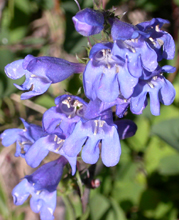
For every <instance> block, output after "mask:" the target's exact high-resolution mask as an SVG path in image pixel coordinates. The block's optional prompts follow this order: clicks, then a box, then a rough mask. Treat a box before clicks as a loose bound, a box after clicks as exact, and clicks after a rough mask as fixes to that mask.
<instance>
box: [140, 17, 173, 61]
mask: <svg viewBox="0 0 179 220" xmlns="http://www.w3.org/2000/svg"><path fill="white" fill-rule="evenodd" d="M169 23H170V22H169V21H167V20H164V19H162V18H153V19H152V20H151V21H145V22H142V23H139V24H137V25H136V27H137V28H138V29H139V30H140V31H142V32H145V33H147V34H148V35H149V37H147V38H145V41H146V42H147V43H148V44H149V45H150V47H151V48H152V49H154V50H155V51H156V53H157V55H158V61H160V60H162V59H163V58H164V59H167V60H169V59H173V58H174V56H175V42H174V40H173V38H172V36H171V35H170V34H169V33H167V32H166V31H163V30H161V27H162V26H163V25H164V24H169Z"/></svg>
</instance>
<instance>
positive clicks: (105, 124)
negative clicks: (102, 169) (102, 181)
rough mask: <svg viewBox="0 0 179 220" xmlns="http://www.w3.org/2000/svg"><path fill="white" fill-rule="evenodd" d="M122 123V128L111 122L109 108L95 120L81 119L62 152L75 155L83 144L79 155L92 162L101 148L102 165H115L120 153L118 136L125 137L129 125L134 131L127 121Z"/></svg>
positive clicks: (86, 161)
mask: <svg viewBox="0 0 179 220" xmlns="http://www.w3.org/2000/svg"><path fill="white" fill-rule="evenodd" d="M124 124H125V123H124ZM124 124H123V123H122V126H121V128H122V130H121V128H120V126H119V127H117V125H116V124H114V123H113V119H112V112H111V111H110V110H107V111H105V113H104V114H103V116H101V117H99V118H97V119H95V120H88V121H84V120H83V121H82V120H81V121H79V122H78V123H77V124H76V126H75V128H74V130H73V132H72V134H71V135H70V136H69V137H68V138H67V139H66V140H65V142H64V145H63V149H64V152H65V153H66V154H67V155H68V156H70V157H72V156H76V155H78V154H79V152H80V151H81V148H82V146H83V145H84V146H83V149H82V155H81V156H82V159H83V161H84V162H85V163H89V164H94V163H96V162H97V161H98V159H99V154H100V148H101V158H102V161H103V163H104V165H105V166H107V167H110V166H115V165H116V164H117V163H118V162H119V158H120V154H121V146H120V137H122V138H124V137H125V136H126V137H127V134H128V131H129V133H131V127H133V128H132V129H133V130H134V133H135V131H136V126H133V125H131V124H130V125H129V124H128V122H127V124H126V125H124ZM127 126H129V127H130V129H129V127H128V128H127ZM124 130H125V131H124ZM134 133H133V134H134ZM119 134H120V135H119ZM129 136H130V135H129Z"/></svg>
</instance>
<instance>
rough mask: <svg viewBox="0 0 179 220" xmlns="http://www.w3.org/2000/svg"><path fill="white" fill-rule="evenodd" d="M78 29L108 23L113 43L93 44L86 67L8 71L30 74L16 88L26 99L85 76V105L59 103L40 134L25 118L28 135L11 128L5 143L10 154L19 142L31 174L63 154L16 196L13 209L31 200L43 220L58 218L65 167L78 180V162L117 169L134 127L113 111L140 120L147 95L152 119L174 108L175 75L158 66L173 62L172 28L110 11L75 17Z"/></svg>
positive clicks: (50, 65)
mask: <svg viewBox="0 0 179 220" xmlns="http://www.w3.org/2000/svg"><path fill="white" fill-rule="evenodd" d="M73 22H74V25H75V28H76V30H77V32H79V33H80V34H82V35H83V36H87V37H89V36H91V35H95V34H98V33H100V32H101V31H104V33H107V32H106V30H105V28H106V26H107V25H106V24H108V26H110V31H111V32H110V36H108V39H109V37H111V40H110V41H102V42H100V43H97V44H95V45H93V46H92V48H91V50H90V54H89V61H88V62H87V64H86V65H85V64H81V63H71V62H69V61H66V60H63V59H60V58H54V57H37V58H35V57H33V56H32V55H27V56H26V57H25V58H24V59H22V60H18V61H14V62H12V63H10V64H8V65H7V66H6V67H5V73H6V75H7V76H8V77H9V78H11V79H17V78H20V77H22V76H23V75H25V77H26V80H25V82H24V83H23V84H22V85H21V86H19V85H16V84H15V86H16V87H17V88H18V89H20V90H29V91H28V92H25V93H23V94H22V96H21V98H22V99H28V98H31V97H33V96H36V95H40V94H43V93H44V92H45V91H46V90H47V89H48V87H49V86H50V85H51V84H52V83H57V82H60V81H62V80H65V79H66V78H68V77H69V76H71V75H72V74H74V73H83V87H84V92H85V95H86V97H87V98H88V99H89V101H88V102H86V101H84V100H83V99H82V98H80V97H78V96H74V95H69V94H64V95H61V96H58V97H57V98H56V99H55V106H54V107H51V108H50V109H48V110H47V111H46V112H45V113H44V115H43V118H42V127H40V126H37V125H34V124H29V123H27V122H26V121H25V120H24V119H21V120H22V122H23V124H24V127H25V128H24V129H20V128H14V129H7V130H5V131H4V132H3V133H2V134H1V136H0V138H1V139H2V144H3V145H4V146H5V147H7V146H9V145H11V144H12V143H14V142H16V153H15V156H20V157H23V158H24V159H25V160H26V162H27V164H28V165H30V166H31V167H33V168H36V167H38V166H39V165H40V163H41V162H42V160H43V159H44V158H45V157H46V156H47V155H48V153H49V152H53V153H56V154H59V158H58V159H57V160H55V161H51V162H49V163H46V164H44V165H43V166H41V167H40V168H38V169H37V170H36V171H35V172H34V173H33V174H31V175H27V176H25V177H24V178H23V180H22V181H21V182H20V183H19V184H18V185H17V186H16V187H15V188H14V189H13V192H12V195H13V198H14V203H15V204H16V205H21V204H22V203H23V202H24V201H25V200H26V199H27V198H28V196H29V195H32V197H31V200H30V205H31V208H32V210H33V211H34V212H40V217H41V219H42V220H45V219H48V220H50V219H53V218H54V217H53V212H54V209H55V206H56V190H57V186H58V183H59V181H60V179H61V176H62V173H63V167H64V166H65V165H66V164H67V163H69V164H70V166H71V172H72V175H74V174H75V172H76V163H77V157H78V156H80V155H81V158H82V160H83V161H84V162H85V163H88V164H95V163H97V161H98V160H99V157H101V160H102V162H103V164H104V165H105V166H107V167H110V166H115V165H116V164H117V163H118V162H119V159H120V155H121V145H120V140H121V139H125V138H128V137H131V136H133V135H134V134H135V132H136V130H137V127H136V125H135V123H134V122H133V121H131V120H128V119H119V120H117V121H114V119H113V114H112V113H113V112H112V107H114V106H115V113H116V115H117V116H118V117H119V118H123V117H124V115H125V113H126V111H127V109H128V108H130V110H131V112H132V113H133V114H141V113H142V111H143V109H144V108H145V107H146V106H147V103H148V98H147V94H149V97H150V109H151V113H152V114H153V115H159V114H160V102H161V103H162V104H164V105H170V104H171V103H172V102H173V100H174V97H175V90H174V87H173V86H172V84H171V83H170V82H169V81H168V80H167V79H166V78H165V77H164V75H163V73H172V72H174V71H175V68H174V67H172V66H169V65H165V66H162V67H161V66H160V65H159V61H161V60H162V59H173V57H174V53H175V46H174V41H173V39H172V37H171V35H170V34H169V33H167V32H165V31H163V30H162V29H161V27H162V26H163V24H165V23H168V21H166V20H164V19H160V18H154V19H152V20H151V21H147V22H143V23H140V24H138V25H135V26H134V25H132V24H129V23H126V22H123V21H121V20H120V19H119V18H117V17H116V16H114V15H112V14H111V13H109V12H108V11H104V10H103V11H100V10H98V11H97V10H92V9H89V8H86V9H84V10H80V11H79V12H78V13H77V14H76V15H75V16H74V17H73ZM113 109H114V108H113Z"/></svg>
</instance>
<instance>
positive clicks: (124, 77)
mask: <svg viewBox="0 0 179 220" xmlns="http://www.w3.org/2000/svg"><path fill="white" fill-rule="evenodd" d="M112 48H113V44H112V43H104V44H102V43H99V44H96V45H94V46H93V48H92V49H91V51H90V56H89V58H90V61H89V62H88V64H87V66H86V69H85V71H84V77H83V86H84V90H85V94H86V96H87V97H88V98H89V99H90V100H95V99H96V98H98V99H100V100H101V101H103V102H112V101H114V100H116V99H117V97H118V96H119V95H120V94H122V95H123V97H124V98H129V97H130V96H131V95H132V93H133V88H134V87H135V85H136V84H137V82H138V78H136V77H133V76H132V75H131V74H130V73H129V71H128V67H127V62H126V59H121V58H118V57H117V56H113V55H112Z"/></svg>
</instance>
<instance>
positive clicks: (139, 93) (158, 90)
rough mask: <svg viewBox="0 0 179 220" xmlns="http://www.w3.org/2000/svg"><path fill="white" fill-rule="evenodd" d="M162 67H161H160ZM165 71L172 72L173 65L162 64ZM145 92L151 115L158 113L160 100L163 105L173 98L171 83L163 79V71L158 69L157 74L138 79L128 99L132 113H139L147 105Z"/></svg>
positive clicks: (173, 92)
mask: <svg viewBox="0 0 179 220" xmlns="http://www.w3.org/2000/svg"><path fill="white" fill-rule="evenodd" d="M161 69H162V68H161ZM163 70H165V71H166V72H173V71H174V70H175V68H174V67H170V66H164V67H163ZM147 93H149V96H150V110H151V113H152V114H153V115H160V102H161V103H162V104H164V105H170V104H171V103H172V102H173V100H174V98H175V93H176V92H175V89H174V87H173V85H172V84H171V83H170V82H169V81H168V80H167V79H165V77H164V76H163V73H161V72H159V71H158V74H157V75H154V76H152V77H151V78H150V79H148V80H142V79H141V80H139V83H138V84H137V86H136V87H135V89H134V93H133V95H132V97H131V100H130V109H131V111H132V113H134V114H141V113H142V111H143V109H144V108H145V107H146V105H147Z"/></svg>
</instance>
